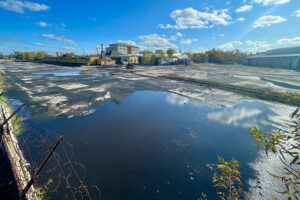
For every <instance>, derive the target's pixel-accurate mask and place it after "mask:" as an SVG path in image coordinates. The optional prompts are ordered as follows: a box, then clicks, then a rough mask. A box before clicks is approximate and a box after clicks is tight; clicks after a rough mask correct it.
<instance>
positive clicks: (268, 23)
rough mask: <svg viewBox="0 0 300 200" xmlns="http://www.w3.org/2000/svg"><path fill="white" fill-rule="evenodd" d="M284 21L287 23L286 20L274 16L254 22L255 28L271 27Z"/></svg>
mask: <svg viewBox="0 0 300 200" xmlns="http://www.w3.org/2000/svg"><path fill="white" fill-rule="evenodd" d="M284 21H286V19H285V18H283V17H280V16H273V15H268V16H262V17H260V18H258V19H257V20H256V21H255V22H254V24H253V28H258V27H264V26H271V25H272V24H277V23H280V22H284Z"/></svg>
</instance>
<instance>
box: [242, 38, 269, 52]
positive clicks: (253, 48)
mask: <svg viewBox="0 0 300 200" xmlns="http://www.w3.org/2000/svg"><path fill="white" fill-rule="evenodd" d="M245 44H246V45H247V46H249V48H247V51H250V52H258V51H262V50H265V49H266V48H268V47H271V46H273V45H272V44H269V43H266V42H260V41H251V40H247V41H246V42H245Z"/></svg>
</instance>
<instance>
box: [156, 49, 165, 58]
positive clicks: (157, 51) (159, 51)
mask: <svg viewBox="0 0 300 200" xmlns="http://www.w3.org/2000/svg"><path fill="white" fill-rule="evenodd" d="M155 54H156V56H157V57H158V58H165V57H166V56H165V52H164V51H163V50H156V51H155Z"/></svg>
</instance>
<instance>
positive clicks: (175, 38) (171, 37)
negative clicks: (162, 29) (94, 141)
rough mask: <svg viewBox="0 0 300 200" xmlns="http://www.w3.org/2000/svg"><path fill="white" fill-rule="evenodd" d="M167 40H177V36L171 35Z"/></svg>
mask: <svg viewBox="0 0 300 200" xmlns="http://www.w3.org/2000/svg"><path fill="white" fill-rule="evenodd" d="M168 40H171V41H174V40H177V37H176V36H175V35H171V36H170V38H169V39H168Z"/></svg>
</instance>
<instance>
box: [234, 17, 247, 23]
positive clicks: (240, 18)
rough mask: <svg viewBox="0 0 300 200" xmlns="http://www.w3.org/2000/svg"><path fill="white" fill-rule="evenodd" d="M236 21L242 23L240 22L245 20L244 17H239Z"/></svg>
mask: <svg viewBox="0 0 300 200" xmlns="http://www.w3.org/2000/svg"><path fill="white" fill-rule="evenodd" d="M236 20H237V21H240V22H242V21H245V18H244V17H239V18H237V19H236Z"/></svg>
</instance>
